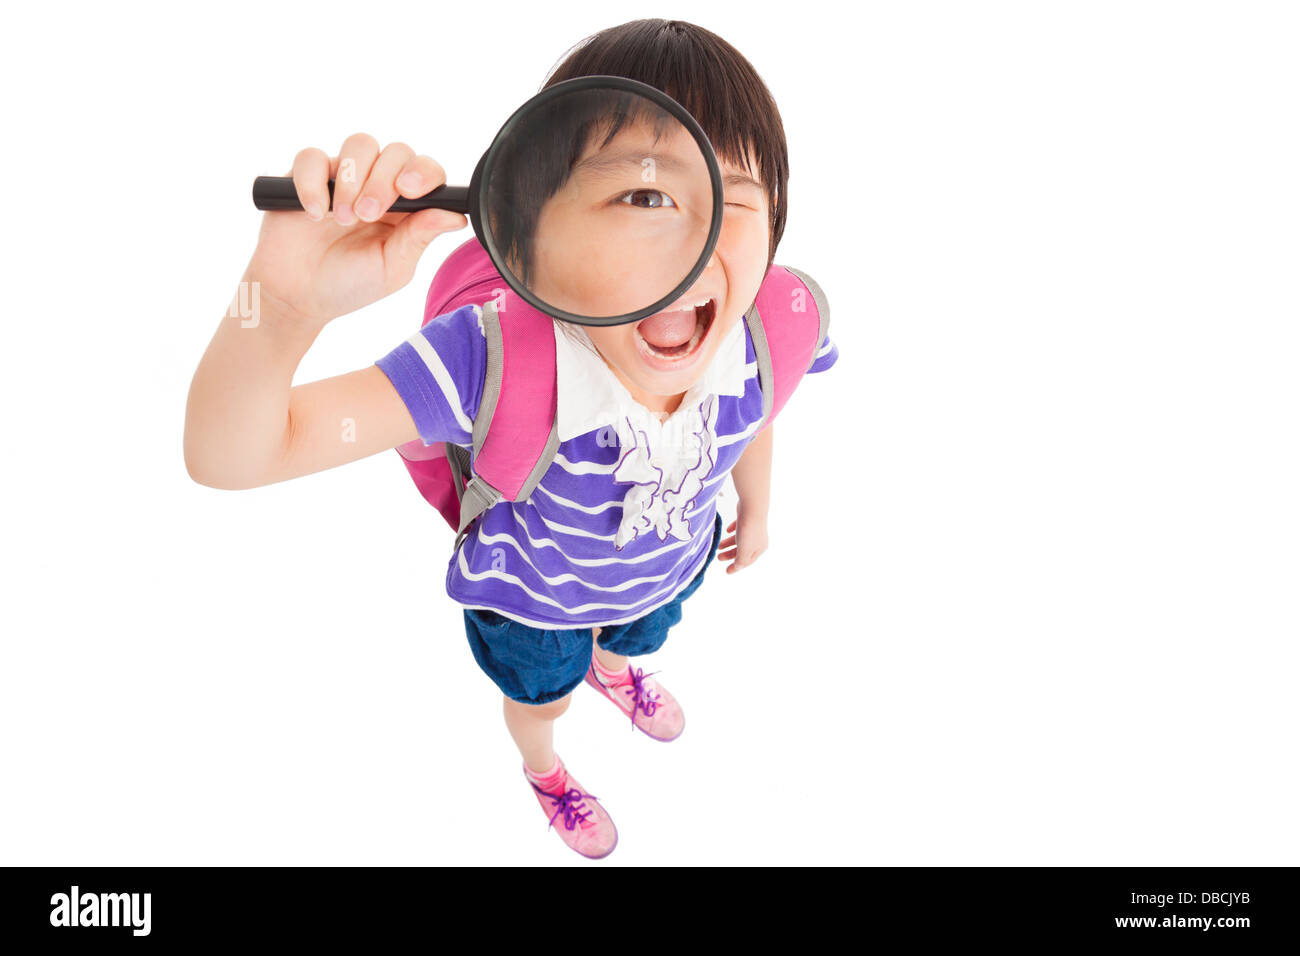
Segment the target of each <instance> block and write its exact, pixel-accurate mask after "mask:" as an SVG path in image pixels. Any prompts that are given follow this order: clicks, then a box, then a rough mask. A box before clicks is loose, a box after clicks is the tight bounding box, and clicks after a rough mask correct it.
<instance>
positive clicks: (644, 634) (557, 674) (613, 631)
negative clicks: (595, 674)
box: [465, 515, 722, 704]
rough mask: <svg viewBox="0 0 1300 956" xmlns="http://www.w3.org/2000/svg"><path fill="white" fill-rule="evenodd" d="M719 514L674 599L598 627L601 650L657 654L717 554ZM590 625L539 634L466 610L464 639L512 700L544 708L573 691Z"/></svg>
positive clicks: (583, 669)
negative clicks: (699, 559)
mask: <svg viewBox="0 0 1300 956" xmlns="http://www.w3.org/2000/svg"><path fill="white" fill-rule="evenodd" d="M721 540H722V516H721V515H715V520H714V522H713V542H712V544H711V545H710V547H709V557H708V559H707V560H706V561H705V562H704V566H703V567H701V568H700V570H699V573H698V574H696V575H695V577H694V579H693V580H692V581H691V583H690V584H688V585H686V587H685V588H683V589H682V590H681V591H680V592H679V593H678V595H677V596H676V597H675V598H673V599H672V600H671V601H669V602H668V603H667V604H665V605H663V606H662V607H658V608H655V609H654V610H653V611H651V612H650V613H649V614H647V615H645V616H644V617H639V618H637V619H636V620H635V621H628V622H627V623H626V624H611V625H610V626H608V627H605V626H603V625H602V626H601V628H600V635H599V636H598V637H597V638H596V643H597V644H599V645H600V647H601V649H602V650H606V651H609V652H610V653H612V654H619V655H622V656H624V657H639V656H641V655H642V654H650V653H652V652H654V651H657V650H659V648H660V647H662V646H663V643H664V641H666V640H668V629H669V628H670V627H672V626H673V625H674V624H676V623H678V622H679V621H681V619H682V602H683V601H685V600H686V599H687V598H688V597H690V596H691V595H692V594H694V593H695V591H696V589H697V588H699V586H700V583H701V582H702V581H703V580H704V572H706V571H707V570H708V569H709V565H710V564H712V563H713V561H714V558H715V556H716V555H717V553H718V542H719V541H721ZM591 632H592V628H590V627H571V628H563V629H560V630H553V631H552V630H542V629H540V628H535V627H529V626H528V625H527V624H521V623H520V622H519V621H516V620H513V619H512V618H508V617H505V616H504V615H502V614H498V613H497V612H496V611H487V610H483V609H481V608H465V635H466V636H467V637H468V638H469V647H470V650H471V651H472V652H473V654H474V660H475V661H477V662H478V666H479V667H480V668H482V670H483V672H484V673H485V674H487V675H488V677H490V678H492V681H493V683H495V684H496V685H497V687H499V688H501V692H502V693H503V694H505V695H506V696H507V697H509V698H510V699H511V700H517V701H519V702H520V703H521V704H548V703H550V702H551V701H553V700H559V699H560V698H561V697H564V696H566V695H568V694H570V693H572V692H573V691H574V689H575V688H576V687H577V686H578V685H579V684H581V683H582V679H583V678H584V677H585V676H586V674H587V665H588V662H589V661H590V660H591Z"/></svg>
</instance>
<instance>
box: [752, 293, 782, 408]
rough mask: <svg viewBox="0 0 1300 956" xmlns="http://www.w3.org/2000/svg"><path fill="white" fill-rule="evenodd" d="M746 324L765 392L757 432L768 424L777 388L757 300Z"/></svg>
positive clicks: (760, 380)
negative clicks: (774, 386) (774, 383)
mask: <svg viewBox="0 0 1300 956" xmlns="http://www.w3.org/2000/svg"><path fill="white" fill-rule="evenodd" d="M745 324H746V325H748V326H749V337H750V338H751V339H753V340H754V361H755V362H756V363H757V364H758V387H759V390H760V391H761V392H762V393H763V417H762V418H760V419H759V420H758V428H755V429H754V431H755V432H757V431H758V430H759V429H761V428H762V427H763V426H764V425H766V424H767V417H768V415H770V414H771V413H772V403H773V402H774V400H775V398H776V390H775V389H774V388H773V382H772V352H771V349H770V348H768V344H767V333H766V332H764V331H763V320H762V318H761V317H760V316H759V314H758V302H757V301H755V302H754V303H753V304H752V305H751V306H750V307H749V311H748V312H746V313H745Z"/></svg>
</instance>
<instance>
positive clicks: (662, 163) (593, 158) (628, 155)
mask: <svg viewBox="0 0 1300 956" xmlns="http://www.w3.org/2000/svg"><path fill="white" fill-rule="evenodd" d="M646 158H647V156H646V153H645V152H644V151H643V150H636V149H629V150H624V151H622V152H618V153H602V152H597V153H593V154H592V155H590V156H588V157H587V158H586V159H584V160H582V162H580V163H576V164H575V165H574V167H573V171H574V172H575V173H576V172H578V170H589V171H591V172H593V173H597V174H599V173H605V172H611V171H613V170H616V169H620V168H626V167H628V166H635V167H637V168H638V169H640V168H641V164H642V161H643V160H644V159H646ZM650 158H653V159H654V161H655V165H656V166H657V167H658V168H660V169H665V170H668V171H670V172H679V171H681V170H683V169H685V168H686V167H687V166H688V165H694V164H687V163H685V162H683V161H682V160H680V159H678V158H677V157H675V156H673V155H671V154H661V155H658V156H653V157H650ZM722 185H723V188H726V187H728V186H753V187H754V188H755V189H757V190H758V191H759V192H767V187H766V186H764V185H763V184H762V183H760V182H759V181H758V180H756V179H754V177H752V176H749V175H747V174H746V173H723V174H722Z"/></svg>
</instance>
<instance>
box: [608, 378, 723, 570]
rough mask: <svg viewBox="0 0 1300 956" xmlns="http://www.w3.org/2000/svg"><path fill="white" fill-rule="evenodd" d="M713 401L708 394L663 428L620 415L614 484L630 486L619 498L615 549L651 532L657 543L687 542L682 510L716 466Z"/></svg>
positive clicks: (647, 419) (650, 420) (688, 536)
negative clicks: (620, 511)
mask: <svg viewBox="0 0 1300 956" xmlns="http://www.w3.org/2000/svg"><path fill="white" fill-rule="evenodd" d="M717 415H718V396H717V395H708V396H706V397H705V399H704V401H702V402H700V403H699V404H698V405H696V406H695V407H694V408H692V409H690V410H689V411H688V412H687V414H686V415H685V418H684V420H683V418H682V417H680V416H673V417H672V418H671V419H669V421H668V422H667V423H665V424H663V425H660V423H659V422H658V421H657V420H656V419H654V418H652V417H649V416H638V420H636V421H634V420H633V418H632V417H631V416H629V415H624V416H623V417H622V418H621V419H620V420H619V421H618V423H617V425H616V428H617V430H618V442H619V448H620V449H622V454H621V457H620V458H619V462H618V465H617V466H616V467H615V469H614V480H615V481H616V482H618V483H620V484H622V483H627V482H630V483H632V484H634V485H635V487H633V488H630V489H628V492H627V495H626V497H625V498H624V499H623V522H622V524H620V525H619V529H618V533H617V534H616V535H615V536H614V549H615V550H616V551H622V550H623V546H624V545H626V544H627V543H628V542H629V541H631V540H633V539H634V538H636V537H638V536H640V535H646V534H650V533H651V532H654V533H655V534H657V535H658V536H659V540H660V541H664V540H667V538H668V536H669V535H671V536H672V537H674V538H677V539H678V540H680V541H689V540H690V539H691V527H690V523H689V521H688V520H687V517H686V514H687V511H688V510H690V509H691V506H692V505H693V503H694V502H695V499H696V498H697V497H698V496H699V495H700V493H701V492H702V491H703V490H704V480H705V479H706V478H707V477H708V476H709V473H710V472H712V470H713V466H714V465H715V464H717V454H716V451H715V449H714V447H713V446H714V438H713V436H714V429H715V426H716V424H717Z"/></svg>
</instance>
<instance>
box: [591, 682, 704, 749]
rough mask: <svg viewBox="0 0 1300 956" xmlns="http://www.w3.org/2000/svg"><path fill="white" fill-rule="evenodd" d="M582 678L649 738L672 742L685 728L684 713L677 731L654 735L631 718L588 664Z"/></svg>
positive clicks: (665, 742) (666, 742)
mask: <svg viewBox="0 0 1300 956" xmlns="http://www.w3.org/2000/svg"><path fill="white" fill-rule="evenodd" d="M583 680H584V681H585V682H586V683H587V684H589V685H590V686H591V687H593V688H595V689H596V690H597V691H598V692H599V693H600V696H601V697H604V698H605V699H606V700H607V701H609V702H610V703H611V704H613V705H614V706H615V707H617V708H618V712H619V713H620V714H622V715H623V716H624V717H626V718H627V719H628V720H629V721H631V722H632V726H633V727H635V728H636V729H637V730H639V731H641V733H643V734H645V735H646V736H647V737H649V738H650V739H651V740H657V741H659V742H660V743H661V744H668V743H672V742H673V741H674V740H676V739H677V738H678V737H680V736H681V735H682V732H683V731H685V730H686V715H685V714H683V715H682V727H681V730H679V731H677V733H675V734H673V735H672V736H671V737H656V736H655V735H654V734H652V733H650V731H648V730H646V729H645V728H644V727H642V726H641V725H640V724H638V723H637V722H636V721H635V720H632V717H631V715H630V714H629V713H628V712H627V711H626V710H624V709H623V705H622V704H620V703H619V702H618V701H616V700H615V699H614V698H613V696H612V695H611V694H610V692H609V688H608V687H606V686H605V685H604V684H602V683H601V682H600V681H599V680H598V679H597V677H596V672H595V670H594V669H593V668H592V666H591V665H590V664H588V665H587V676H586V677H584V678H583Z"/></svg>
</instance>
